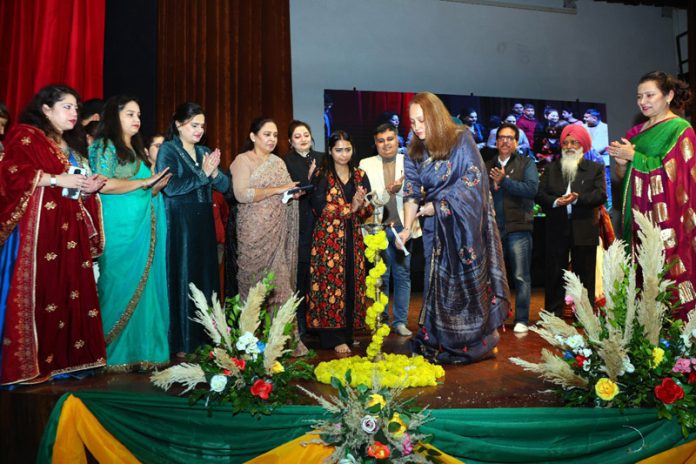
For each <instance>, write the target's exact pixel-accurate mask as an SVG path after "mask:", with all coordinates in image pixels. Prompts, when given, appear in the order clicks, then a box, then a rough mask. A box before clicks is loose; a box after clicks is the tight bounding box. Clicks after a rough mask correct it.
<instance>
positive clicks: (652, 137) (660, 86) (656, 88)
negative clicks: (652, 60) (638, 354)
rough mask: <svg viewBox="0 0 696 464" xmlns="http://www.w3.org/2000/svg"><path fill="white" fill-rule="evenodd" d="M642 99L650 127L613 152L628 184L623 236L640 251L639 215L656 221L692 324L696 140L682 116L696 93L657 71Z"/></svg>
mask: <svg viewBox="0 0 696 464" xmlns="http://www.w3.org/2000/svg"><path fill="white" fill-rule="evenodd" d="M637 97H638V98H637V103H638V108H640V111H641V113H643V116H645V117H646V118H647V121H645V122H642V123H640V124H638V125H637V126H634V127H633V128H631V129H630V130H629V131H628V132H627V133H626V137H625V138H622V139H621V140H617V141H614V142H612V143H611V144H610V145H609V147H608V148H607V151H608V152H609V155H611V156H612V157H613V158H614V159H615V160H616V169H617V174H618V175H619V177H622V178H624V183H623V210H622V213H623V236H624V240H625V241H626V243H628V244H630V245H631V246H632V247H633V248H634V249H635V247H636V246H637V245H638V226H637V224H636V223H635V222H634V220H633V211H634V210H637V211H640V212H641V213H643V214H650V215H652V220H653V221H654V222H655V223H656V224H657V225H658V226H659V227H660V229H661V230H662V238H663V240H664V245H665V255H666V257H667V262H669V263H671V267H670V270H669V273H668V277H669V278H670V279H672V280H674V281H675V287H674V288H675V290H674V302H675V303H676V304H677V310H676V316H677V317H679V318H681V319H685V320H686V319H687V317H688V315H689V312H690V311H693V310H694V308H696V157H695V156H694V150H695V148H694V145H696V134H695V133H694V129H693V127H691V124H689V121H687V120H686V119H684V118H681V117H679V116H678V115H677V114H678V113H681V111H682V110H683V109H684V107H686V105H687V103H688V102H689V100H690V98H691V91H690V89H689V87H688V86H687V85H686V83H684V82H682V81H680V80H679V79H676V78H675V77H674V76H671V75H669V74H666V73H664V72H662V71H654V72H651V73H648V74H646V75H644V76H643V77H641V78H640V80H639V81H638V89H637Z"/></svg>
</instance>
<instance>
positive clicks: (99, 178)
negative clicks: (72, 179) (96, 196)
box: [82, 174, 108, 194]
mask: <svg viewBox="0 0 696 464" xmlns="http://www.w3.org/2000/svg"><path fill="white" fill-rule="evenodd" d="M107 180H108V178H107V177H106V176H103V175H101V174H94V175H92V176H90V177H87V178H85V179H84V180H83V181H82V191H83V192H84V193H87V194H89V193H94V192H97V191H99V190H100V189H101V188H102V187H103V186H104V184H106V181H107Z"/></svg>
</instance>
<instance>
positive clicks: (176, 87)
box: [156, 0, 292, 170]
mask: <svg viewBox="0 0 696 464" xmlns="http://www.w3.org/2000/svg"><path fill="white" fill-rule="evenodd" d="M158 18H159V22H158V31H157V35H158V44H157V56H158V63H157V87H158V89H157V119H156V121H157V128H158V129H159V130H164V129H166V127H167V125H168V124H169V122H170V120H171V115H172V113H173V112H174V108H175V107H176V105H177V104H179V103H182V102H185V101H195V102H197V103H200V104H201V105H202V106H203V108H204V110H205V111H206V125H207V136H208V141H207V145H208V146H210V147H211V148H215V147H219V148H220V149H221V151H222V162H221V166H222V167H223V168H224V169H225V170H227V168H228V166H229V164H230V162H231V161H232V159H233V158H234V156H235V155H236V154H237V153H238V150H239V148H240V147H241V144H242V142H243V140H244V139H245V138H246V137H247V135H248V133H247V130H248V128H249V124H250V123H251V121H252V119H253V118H254V117H256V116H261V115H266V116H269V117H272V118H273V119H275V120H276V122H277V123H278V130H279V137H278V139H279V140H278V145H279V149H278V153H279V154H284V153H285V152H286V150H287V146H288V144H287V136H286V134H287V127H288V123H289V122H290V120H291V119H292V83H291V67H290V6H289V2H288V0H256V1H234V2H230V1H227V0H216V1H205V2H203V1H199V2H191V1H188V0H159V2H158Z"/></svg>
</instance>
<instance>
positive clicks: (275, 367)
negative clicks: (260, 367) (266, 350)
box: [271, 361, 285, 374]
mask: <svg viewBox="0 0 696 464" xmlns="http://www.w3.org/2000/svg"><path fill="white" fill-rule="evenodd" d="M281 372H285V368H284V367H283V365H282V364H280V362H279V361H276V362H275V364H273V367H271V373H273V374H280V373H281Z"/></svg>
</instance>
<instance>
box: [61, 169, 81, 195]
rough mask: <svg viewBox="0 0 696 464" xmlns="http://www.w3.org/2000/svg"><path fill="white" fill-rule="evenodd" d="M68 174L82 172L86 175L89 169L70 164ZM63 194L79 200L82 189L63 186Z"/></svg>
mask: <svg viewBox="0 0 696 464" xmlns="http://www.w3.org/2000/svg"><path fill="white" fill-rule="evenodd" d="M68 174H82V175H83V176H86V175H87V170H86V169H85V168H82V167H80V166H70V167H69V168H68ZM61 194H62V195H63V196H64V197H65V198H70V199H72V200H77V199H78V198H80V189H79V188H67V187H63V192H62V193H61Z"/></svg>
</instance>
